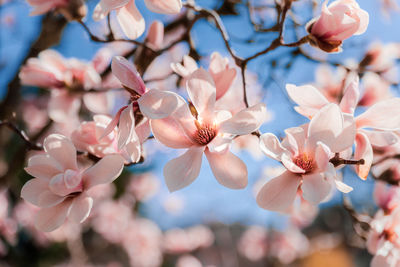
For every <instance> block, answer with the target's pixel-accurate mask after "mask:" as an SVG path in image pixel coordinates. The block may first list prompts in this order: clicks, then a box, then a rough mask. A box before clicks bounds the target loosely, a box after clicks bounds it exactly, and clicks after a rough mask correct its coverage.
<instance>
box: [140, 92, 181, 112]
mask: <svg viewBox="0 0 400 267" xmlns="http://www.w3.org/2000/svg"><path fill="white" fill-rule="evenodd" d="M138 103H139V107H140V111H141V112H142V113H143V114H144V115H145V116H146V117H148V118H150V119H163V118H165V117H168V116H170V115H171V114H172V113H173V112H174V111H175V110H176V109H177V108H178V107H180V106H183V105H186V106H187V104H186V102H185V100H184V99H183V98H182V97H181V96H179V95H178V94H176V93H173V92H169V91H161V90H158V89H151V90H149V91H148V92H147V93H145V94H144V95H142V96H141V97H140V98H139V100H138Z"/></svg>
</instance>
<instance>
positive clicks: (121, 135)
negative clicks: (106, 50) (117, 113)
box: [118, 105, 139, 150]
mask: <svg viewBox="0 0 400 267" xmlns="http://www.w3.org/2000/svg"><path fill="white" fill-rule="evenodd" d="M118 126H119V127H118V128H119V132H118V149H119V150H121V149H123V148H124V146H125V145H126V144H127V143H128V142H131V141H137V140H138V139H139V138H138V137H137V135H136V133H135V116H134V114H133V109H132V105H129V107H128V108H127V109H125V110H124V111H122V113H121V117H120V119H119V125H118Z"/></svg>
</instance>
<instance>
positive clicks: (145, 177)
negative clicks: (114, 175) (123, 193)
mask: <svg viewBox="0 0 400 267" xmlns="http://www.w3.org/2000/svg"><path fill="white" fill-rule="evenodd" d="M159 188H160V181H159V180H158V179H157V177H155V176H154V175H153V174H152V173H150V172H146V173H143V174H139V175H132V176H131V181H130V182H129V185H128V191H129V192H132V194H133V196H134V197H135V199H136V200H138V201H146V200H149V199H150V198H152V197H153V196H154V195H155V194H156V193H157V192H158V191H159Z"/></svg>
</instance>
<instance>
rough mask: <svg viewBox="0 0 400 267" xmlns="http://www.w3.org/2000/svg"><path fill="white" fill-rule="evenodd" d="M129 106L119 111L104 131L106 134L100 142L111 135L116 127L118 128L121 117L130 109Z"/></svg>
mask: <svg viewBox="0 0 400 267" xmlns="http://www.w3.org/2000/svg"><path fill="white" fill-rule="evenodd" d="M128 107H129V106H125V107H122V108H121V109H120V110H118V112H117V114H115V116H114V118H113V119H112V120H111V121H110V122H109V123H108V125H107V127H106V129H104V132H103V133H102V134H101V136H100V140H101V139H103V138H104V137H106V136H107V135H109V134H110V133H111V132H112V131H113V130H114V129H115V127H117V125H118V122H119V119H120V117H121V113H122V112H123V111H124V110H125V109H126V108H128Z"/></svg>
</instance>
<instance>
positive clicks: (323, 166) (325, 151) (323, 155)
mask: <svg viewBox="0 0 400 267" xmlns="http://www.w3.org/2000/svg"><path fill="white" fill-rule="evenodd" d="M331 157H332V152H331V150H330V149H329V147H327V146H326V145H324V144H323V143H321V142H318V143H317V149H316V151H315V160H316V162H317V166H318V169H319V170H320V171H321V172H324V171H325V170H327V169H328V164H330V163H329V160H330V159H331Z"/></svg>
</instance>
